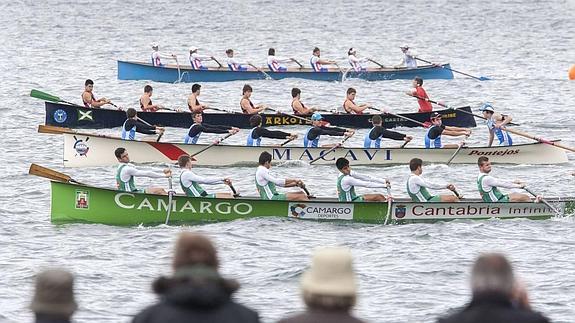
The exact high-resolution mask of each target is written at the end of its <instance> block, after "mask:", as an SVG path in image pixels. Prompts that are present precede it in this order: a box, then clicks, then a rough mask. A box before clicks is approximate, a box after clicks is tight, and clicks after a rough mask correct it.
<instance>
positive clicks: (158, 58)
mask: <svg viewBox="0 0 575 323" xmlns="http://www.w3.org/2000/svg"><path fill="white" fill-rule="evenodd" d="M158 48H159V46H158V43H152V50H153V52H152V65H153V66H158V67H160V66H164V65H165V64H164V63H162V58H171V59H177V58H176V55H174V54H167V53H162V52H160V51H159V50H158Z"/></svg>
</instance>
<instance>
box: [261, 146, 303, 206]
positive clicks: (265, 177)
mask: <svg viewBox="0 0 575 323" xmlns="http://www.w3.org/2000/svg"><path fill="white" fill-rule="evenodd" d="M271 167H272V155H271V154H270V153H268V152H267V151H264V152H262V153H261V154H260V158H259V166H258V168H257V170H256V178H255V180H256V188H257V190H258V193H260V197H261V198H262V200H290V201H307V200H308V197H307V195H306V194H305V193H304V192H288V193H278V192H277V191H276V185H277V186H282V187H295V186H298V187H304V182H303V181H302V180H301V179H295V178H285V179H280V178H277V177H274V176H272V175H270V168H271Z"/></svg>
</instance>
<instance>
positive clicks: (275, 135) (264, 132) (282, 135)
mask: <svg viewBox="0 0 575 323" xmlns="http://www.w3.org/2000/svg"><path fill="white" fill-rule="evenodd" d="M260 129H261V130H260V136H262V137H264V138H272V139H286V138H287V137H289V136H290V134H289V133H287V132H283V131H279V130H268V129H266V128H263V127H262V128H260Z"/></svg>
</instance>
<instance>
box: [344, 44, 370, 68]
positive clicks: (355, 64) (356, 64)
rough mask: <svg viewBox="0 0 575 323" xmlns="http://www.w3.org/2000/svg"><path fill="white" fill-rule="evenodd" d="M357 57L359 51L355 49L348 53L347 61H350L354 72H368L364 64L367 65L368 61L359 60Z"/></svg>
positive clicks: (365, 59) (364, 59)
mask: <svg viewBox="0 0 575 323" xmlns="http://www.w3.org/2000/svg"><path fill="white" fill-rule="evenodd" d="M356 55H357V51H356V49H355V48H353V47H352V48H350V49H349V50H348V51H347V60H348V61H349V65H351V67H352V68H353V70H354V71H356V72H362V71H366V70H367V68H365V66H364V65H363V64H365V63H367V61H368V59H367V58H365V57H364V58H358V57H357V56H356Z"/></svg>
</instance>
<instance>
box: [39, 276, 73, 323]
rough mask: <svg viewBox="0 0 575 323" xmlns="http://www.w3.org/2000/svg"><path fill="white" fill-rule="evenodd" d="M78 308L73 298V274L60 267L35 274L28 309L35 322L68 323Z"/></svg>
mask: <svg viewBox="0 0 575 323" xmlns="http://www.w3.org/2000/svg"><path fill="white" fill-rule="evenodd" d="M77 308H78V305H77V304H76V301H75V300H74V276H73V275H72V274H71V273H69V272H67V271H65V270H62V269H49V270H45V271H43V272H41V273H39V274H38V275H37V276H36V288H35V292H34V298H33V299H32V303H31V304H30V309H32V311H33V312H34V314H35V316H36V321H35V322H36V323H68V322H71V318H72V315H73V314H74V312H75V311H76V309H77Z"/></svg>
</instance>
